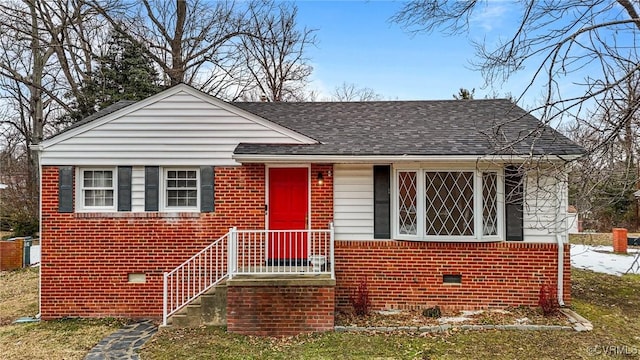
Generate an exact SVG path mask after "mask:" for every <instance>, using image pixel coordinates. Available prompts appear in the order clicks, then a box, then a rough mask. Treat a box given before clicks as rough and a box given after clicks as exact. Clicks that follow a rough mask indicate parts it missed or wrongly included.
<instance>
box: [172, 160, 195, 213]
mask: <svg viewBox="0 0 640 360" xmlns="http://www.w3.org/2000/svg"><path fill="white" fill-rule="evenodd" d="M164 175H165V176H164V187H165V188H164V195H165V199H164V207H165V209H166V210H181V211H182V210H198V209H199V197H198V187H199V184H198V183H199V178H198V170H195V169H165V172H164Z"/></svg>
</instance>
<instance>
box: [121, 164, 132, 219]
mask: <svg viewBox="0 0 640 360" xmlns="http://www.w3.org/2000/svg"><path fill="white" fill-rule="evenodd" d="M118 211H131V166H118Z"/></svg>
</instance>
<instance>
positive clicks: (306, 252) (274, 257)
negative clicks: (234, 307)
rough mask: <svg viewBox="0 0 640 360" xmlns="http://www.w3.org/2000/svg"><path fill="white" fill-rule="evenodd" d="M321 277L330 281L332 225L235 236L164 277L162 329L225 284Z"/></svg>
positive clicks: (235, 232)
mask: <svg viewBox="0 0 640 360" xmlns="http://www.w3.org/2000/svg"><path fill="white" fill-rule="evenodd" d="M286 274H314V275H315V274H325V275H330V276H331V278H332V279H335V269H334V231H333V224H330V226H329V229H328V230H237V229H236V228H231V229H230V230H229V232H228V233H227V234H225V235H224V236H222V237H221V238H219V239H218V240H216V241H214V242H213V243H212V244H210V245H209V246H207V247H206V248H204V249H202V250H201V251H199V252H198V253H197V254H195V255H194V256H192V257H191V258H190V259H189V260H187V261H185V262H184V263H182V264H181V265H179V266H178V267H177V268H175V269H173V270H172V271H170V272H166V273H164V282H163V304H162V323H163V325H167V319H168V318H169V316H171V315H173V314H175V313H176V312H177V311H179V310H180V309H181V308H183V307H184V306H185V305H187V304H188V303H190V302H191V301H192V300H194V299H195V298H197V297H198V296H200V295H202V294H203V293H205V292H206V291H207V290H209V289H210V288H212V287H213V286H215V285H217V284H218V283H220V282H221V281H222V280H224V279H225V278H227V277H228V278H229V279H231V278H233V277H234V276H237V275H286Z"/></svg>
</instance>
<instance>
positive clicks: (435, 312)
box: [422, 305, 442, 319]
mask: <svg viewBox="0 0 640 360" xmlns="http://www.w3.org/2000/svg"><path fill="white" fill-rule="evenodd" d="M422 316H424V317H428V318H434V319H437V318H439V317H441V316H442V311H441V310H440V307H439V306H438V305H436V306H434V307H432V308H428V309H424V310H422Z"/></svg>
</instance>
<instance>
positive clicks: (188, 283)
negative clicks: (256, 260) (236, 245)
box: [162, 231, 231, 325]
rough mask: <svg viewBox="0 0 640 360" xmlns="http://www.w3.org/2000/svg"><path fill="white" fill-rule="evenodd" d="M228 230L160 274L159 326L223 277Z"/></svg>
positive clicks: (226, 266)
mask: <svg viewBox="0 0 640 360" xmlns="http://www.w3.org/2000/svg"><path fill="white" fill-rule="evenodd" d="M230 234H231V231H229V232H228V233H227V234H225V235H224V236H222V237H221V238H220V239H218V240H216V241H214V242H213V243H212V244H210V245H209V246H207V247H206V248H204V249H202V250H200V251H199V252H198V253H197V254H195V255H193V256H192V257H191V258H190V259H189V260H187V261H185V262H184V263H182V264H181V265H179V266H178V267H177V268H175V269H173V270H172V271H170V272H166V273H164V282H163V301H162V324H163V325H167V319H168V318H169V316H171V315H173V314H174V313H176V312H177V311H178V310H180V309H181V308H182V307H184V306H185V305H186V304H188V303H190V302H191V301H192V300H193V299H195V298H197V297H198V296H200V295H202V294H203V293H204V292H206V291H207V290H209V289H210V288H211V287H213V286H215V285H216V284H218V283H220V282H221V281H222V280H224V278H226V277H227V275H228V271H229V266H228V265H229V263H228V260H227V245H228V240H227V239H229V237H230V236H231V235H230Z"/></svg>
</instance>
